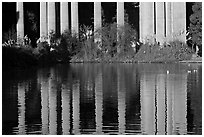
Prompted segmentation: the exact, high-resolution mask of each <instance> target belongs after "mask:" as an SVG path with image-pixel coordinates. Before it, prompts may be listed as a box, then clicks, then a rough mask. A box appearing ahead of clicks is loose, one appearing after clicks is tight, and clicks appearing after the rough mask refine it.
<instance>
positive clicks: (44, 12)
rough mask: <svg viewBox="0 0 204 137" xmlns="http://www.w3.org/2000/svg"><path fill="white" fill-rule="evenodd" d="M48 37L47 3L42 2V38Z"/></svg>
mask: <svg viewBox="0 0 204 137" xmlns="http://www.w3.org/2000/svg"><path fill="white" fill-rule="evenodd" d="M45 36H47V3H46V2H40V37H45Z"/></svg>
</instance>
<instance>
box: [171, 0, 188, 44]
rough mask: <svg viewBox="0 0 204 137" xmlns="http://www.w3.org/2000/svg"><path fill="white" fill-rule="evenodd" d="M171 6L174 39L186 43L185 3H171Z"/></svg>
mask: <svg viewBox="0 0 204 137" xmlns="http://www.w3.org/2000/svg"><path fill="white" fill-rule="evenodd" d="M172 4H173V34H174V39H179V40H180V41H182V42H186V3H185V2H173V3H172Z"/></svg>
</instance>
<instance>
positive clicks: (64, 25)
mask: <svg viewBox="0 0 204 137" xmlns="http://www.w3.org/2000/svg"><path fill="white" fill-rule="evenodd" d="M60 27H61V34H62V33H63V32H64V31H65V30H67V29H69V12H68V2H61V3H60Z"/></svg>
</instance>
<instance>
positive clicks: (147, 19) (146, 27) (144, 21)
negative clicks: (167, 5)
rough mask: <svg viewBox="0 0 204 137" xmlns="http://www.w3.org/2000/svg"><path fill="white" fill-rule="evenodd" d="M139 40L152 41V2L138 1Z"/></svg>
mask: <svg viewBox="0 0 204 137" xmlns="http://www.w3.org/2000/svg"><path fill="white" fill-rule="evenodd" d="M139 15H140V19H139V21H140V22H139V24H140V41H141V42H143V43H147V42H150V43H153V42H154V38H153V36H154V3H153V2H140V13H139Z"/></svg>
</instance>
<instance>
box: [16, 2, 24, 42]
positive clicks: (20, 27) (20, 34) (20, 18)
mask: <svg viewBox="0 0 204 137" xmlns="http://www.w3.org/2000/svg"><path fill="white" fill-rule="evenodd" d="M16 10H17V43H18V44H22V42H23V38H24V15H23V2H17V3H16Z"/></svg>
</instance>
